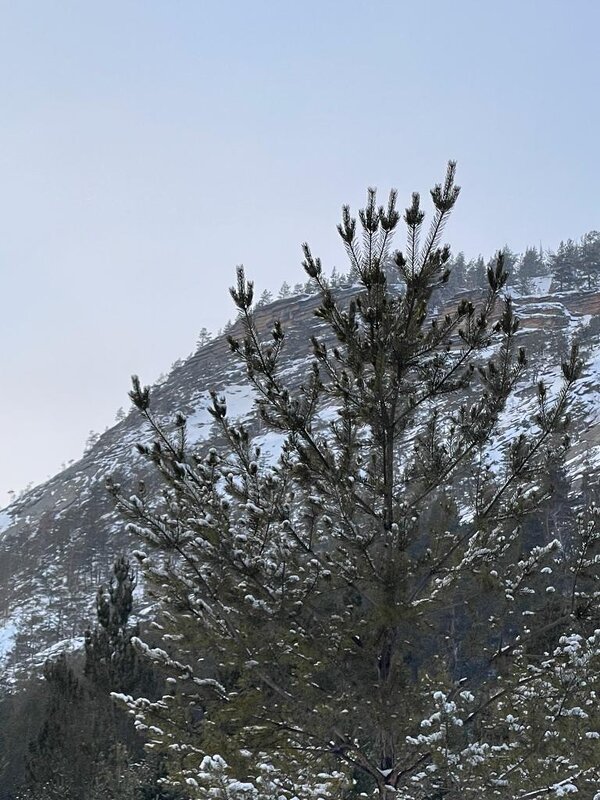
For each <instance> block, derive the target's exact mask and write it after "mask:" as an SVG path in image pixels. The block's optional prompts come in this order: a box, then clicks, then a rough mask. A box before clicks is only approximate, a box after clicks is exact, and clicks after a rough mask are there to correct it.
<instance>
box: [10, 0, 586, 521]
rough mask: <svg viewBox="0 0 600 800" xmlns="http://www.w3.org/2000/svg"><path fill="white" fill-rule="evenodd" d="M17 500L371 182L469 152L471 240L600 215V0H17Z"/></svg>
mask: <svg viewBox="0 0 600 800" xmlns="http://www.w3.org/2000/svg"><path fill="white" fill-rule="evenodd" d="M0 14H1V17H0V108H1V109H2V125H1V126H0V274H1V277H2V282H1V287H2V299H3V303H2V314H1V316H0V327H1V332H0V335H1V339H0V341H1V342H2V347H1V348H0V370H1V374H2V392H1V393H0V434H1V436H2V458H1V460H0V505H2V502H3V500H5V499H6V491H7V490H8V489H10V488H14V489H20V488H22V487H23V486H24V485H25V484H27V483H28V482H29V481H34V482H38V481H41V480H43V479H45V478H46V477H47V476H48V475H49V474H51V473H53V472H55V471H57V470H58V468H59V466H60V464H61V462H62V461H65V460H67V459H69V458H75V457H78V456H79V455H80V454H81V451H82V447H83V443H84V441H85V439H86V436H87V433H88V431H89V430H90V429H95V430H103V429H104V427H105V426H106V425H108V424H111V423H112V421H113V418H114V413H115V411H116V409H117V408H118V407H119V406H120V405H125V404H126V392H127V389H128V386H129V375H130V374H131V373H132V372H138V373H140V375H141V376H142V378H143V379H144V380H146V381H150V380H154V379H155V378H156V377H157V376H158V375H159V373H161V372H163V371H166V370H168V368H169V366H170V364H171V363H172V362H173V361H174V360H175V359H176V358H178V357H180V356H184V355H186V354H187V353H188V352H189V351H190V350H191V349H192V348H193V346H194V342H195V339H196V336H197V333H198V331H199V330H200V328H201V327H203V326H206V327H208V328H210V329H213V330H216V329H217V328H219V327H221V326H222V325H223V323H224V322H225V321H226V320H227V319H228V317H230V316H232V308H231V303H230V301H229V299H228V295H227V287H228V286H229V285H230V283H231V282H232V279H233V276H234V268H235V265H236V264H238V263H240V262H244V264H245V265H246V268H247V271H248V272H249V274H250V275H251V276H252V277H254V278H255V280H256V284H257V287H258V288H259V289H262V288H265V287H266V288H271V289H276V288H278V287H279V285H280V284H281V283H282V281H283V280H284V279H287V280H288V281H289V282H290V283H293V282H295V281H298V280H302V278H303V276H302V274H301V271H300V267H299V262H300V249H299V244H300V242H302V241H303V240H305V239H307V240H309V241H310V242H311V244H312V245H313V248H314V250H315V251H316V252H317V253H319V254H320V255H321V256H322V257H323V258H324V261H325V263H326V264H327V265H328V267H332V266H333V265H334V264H336V265H337V266H338V267H340V268H344V266H345V265H344V259H343V252H342V249H341V247H340V246H339V244H338V241H337V238H336V233H335V223H336V222H337V219H338V215H339V209H340V206H341V205H342V203H344V202H350V203H351V204H352V205H353V206H355V207H356V206H357V205H359V204H360V203H361V202H362V200H363V197H364V190H365V188H366V186H367V185H375V186H377V187H378V188H379V189H380V191H382V192H387V190H388V189H389V187H390V186H396V187H397V188H398V189H399V191H400V195H401V199H402V200H403V202H404V200H405V199H406V200H407V201H408V199H409V195H410V192H411V191H412V190H414V189H418V190H421V191H423V192H426V191H427V190H428V189H429V188H430V186H431V185H432V184H433V183H434V182H435V181H436V180H439V179H440V178H441V177H442V175H443V171H444V167H445V163H446V161H447V160H448V158H455V159H457V160H458V162H459V167H458V169H459V172H458V175H459V183H460V184H461V185H462V186H463V193H462V195H461V198H460V202H459V205H458V207H457V210H456V213H455V217H454V220H453V222H452V224H451V226H450V227H449V229H448V239H449V241H450V242H451V244H452V245H453V247H454V249H455V250H459V249H463V250H465V251H466V252H467V254H470V255H476V254H477V253H479V252H483V253H484V254H486V255H487V254H491V253H492V252H493V251H494V250H495V249H497V248H498V247H500V246H502V245H503V244H504V243H506V242H508V243H509V244H510V245H511V246H512V247H513V249H516V250H520V249H523V248H524V247H525V246H526V245H527V244H538V243H539V242H540V241H542V242H543V244H544V245H545V246H547V247H554V246H556V244H557V243H558V242H559V240H560V239H561V238H566V237H568V236H572V237H578V236H580V235H581V234H582V233H584V232H585V231H587V230H590V229H593V228H598V227H600V219H599V217H600V201H599V198H598V185H597V184H598V142H599V141H600V136H599V134H600V111H599V107H598V87H599V85H600V84H599V77H600V56H599V55H598V31H599V30H600V4H599V3H598V2H597V0H561V1H560V2H559V1H558V0H538V1H537V2H536V1H535V0H503V2H498V3H495V2H482V1H481V0H452V2H449V1H448V0H437V1H436V0H422V1H421V2H418V3H415V2H404V0H394V2H377V0H372V2H365V0H362V2H355V1H353V0H345V2H338V0H329V2H327V1H326V0H320V2H315V1H314V0H303V1H302V2H296V3H293V2H277V0H271V1H270V2H260V0H248V1H247V2H241V1H238V2H236V0H231V1H230V2H228V3H215V2H204V1H203V0H178V2H166V0H164V1H163V2H152V0H137V2H133V1H132V0H103V2H101V3H100V2H86V3H82V2H79V0H60V1H59V0H54V1H51V0H19V2H8V1H7V0H5V1H4V2H1V1H0Z"/></svg>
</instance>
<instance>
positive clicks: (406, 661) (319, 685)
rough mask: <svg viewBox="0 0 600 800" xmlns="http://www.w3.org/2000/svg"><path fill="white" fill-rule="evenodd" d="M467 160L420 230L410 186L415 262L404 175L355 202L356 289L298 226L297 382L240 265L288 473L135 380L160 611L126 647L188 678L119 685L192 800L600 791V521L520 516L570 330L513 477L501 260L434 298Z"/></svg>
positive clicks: (560, 417)
mask: <svg viewBox="0 0 600 800" xmlns="http://www.w3.org/2000/svg"><path fill="white" fill-rule="evenodd" d="M454 172H455V167H454V164H452V163H451V164H450V165H449V168H448V172H447V175H446V179H445V181H444V183H443V184H440V185H438V186H436V187H435V188H434V190H433V191H432V192H431V196H432V200H433V204H434V215H433V219H432V222H431V225H430V228H429V231H428V233H427V234H426V235H425V236H424V237H423V235H422V226H423V220H424V213H423V211H422V210H421V205H420V198H419V195H418V194H414V195H413V197H412V202H411V204H410V206H409V207H408V208H407V209H406V211H405V214H404V221H405V224H406V228H407V249H406V253H405V254H402V253H400V252H396V253H394V254H392V252H391V243H392V237H393V234H394V232H395V230H396V229H397V227H398V224H399V222H400V214H399V212H398V211H397V210H396V193H395V192H392V193H391V194H390V197H389V201H388V203H387V205H386V206H377V203H376V196H375V192H374V191H372V190H370V191H369V193H368V198H367V205H366V207H365V208H364V209H362V210H361V211H360V213H359V219H358V220H356V219H355V218H353V217H352V216H351V214H350V210H349V208H347V207H345V208H344V210H343V215H342V222H341V224H340V225H339V228H338V230H339V233H340V236H341V238H342V241H343V244H344V246H345V249H346V252H347V254H348V258H349V261H350V270H351V272H352V274H353V275H354V276H355V279H356V280H357V281H358V283H359V288H360V292H359V294H358V295H357V296H355V297H354V298H353V299H351V300H349V301H347V303H346V304H345V305H341V304H340V303H339V302H338V300H337V299H336V296H335V294H334V293H333V291H332V289H331V288H330V286H329V285H328V281H327V280H326V278H325V277H324V273H323V269H322V266H321V263H320V260H319V259H318V258H316V257H315V256H313V254H312V252H311V250H310V248H309V247H308V246H307V245H304V268H305V270H306V272H307V273H308V275H309V278H310V280H311V281H312V283H313V285H314V286H315V288H316V290H317V291H318V292H319V293H320V295H321V306H320V308H319V310H318V312H317V313H318V316H319V317H320V319H321V320H322V322H323V323H325V326H326V330H327V334H325V335H323V337H322V338H315V339H313V342H312V349H313V355H312V360H311V361H310V362H309V365H308V371H307V374H306V376H305V377H304V379H303V380H302V382H301V384H300V385H297V384H288V383H287V382H286V378H285V374H286V373H285V367H284V365H285V361H284V360H283V354H284V352H285V343H286V335H285V331H284V330H283V328H282V326H281V325H280V324H278V323H276V324H275V325H274V326H273V328H272V330H271V331H270V334H269V335H265V332H264V331H259V330H258V329H257V327H256V324H255V320H254V317H253V313H252V308H253V286H252V284H251V283H249V282H248V281H247V280H246V278H245V276H244V272H243V269H241V268H240V269H239V270H238V282H237V286H236V287H235V288H234V289H232V297H233V299H234V302H235V304H236V306H237V309H238V311H239V313H240V315H241V318H242V320H243V324H244V328H245V335H244V337H243V339H234V338H230V345H231V350H232V352H233V354H234V356H235V357H237V358H238V359H240V360H241V361H242V362H243V364H244V365H245V367H246V372H247V376H248V380H249V383H250V384H251V386H252V387H253V389H254V392H255V394H256V398H257V405H258V408H259V411H260V414H261V416H262V419H263V423H264V424H265V425H266V426H268V427H270V428H271V429H272V430H274V431H277V432H280V433H282V434H284V436H285V444H284V446H283V451H282V454H281V458H280V460H279V462H278V463H277V465H276V466H274V467H273V466H271V465H269V464H268V463H266V462H265V461H264V459H262V457H261V453H260V450H259V449H258V448H257V447H256V446H255V445H254V444H253V442H252V438H251V435H250V432H249V430H248V429H247V428H245V427H244V426H242V425H233V424H231V423H230V421H229V419H228V415H227V407H226V403H225V400H224V399H223V398H221V397H219V396H218V395H217V394H214V396H213V404H212V408H211V413H212V415H213V417H214V419H215V422H216V423H217V424H218V425H219V426H220V428H221V431H222V433H223V436H224V437H225V441H226V445H225V446H224V447H223V448H222V449H221V450H217V449H215V448H210V449H208V450H207V451H204V452H203V451H189V450H188V448H187V445H186V435H185V418H184V417H183V416H182V415H180V414H178V415H176V417H175V421H174V427H173V429H172V430H168V429H166V428H165V427H161V426H160V425H159V424H158V421H157V420H156V418H155V417H154V415H153V411H152V402H151V401H152V398H151V393H150V390H149V389H148V388H147V387H142V386H141V384H140V382H139V380H138V379H137V378H136V379H134V386H133V390H132V392H131V398H132V400H133V402H134V404H135V405H136V406H137V408H138V410H139V411H140V413H141V414H142V415H143V416H144V417H146V418H147V419H148V421H149V422H150V423H151V425H152V428H153V430H154V431H158V436H157V437H156V439H155V440H154V441H153V443H151V444H149V445H143V444H140V446H139V448H140V452H141V453H142V454H143V455H144V456H145V457H146V458H147V459H148V460H149V462H151V463H152V464H153V465H154V467H155V469H156V472H157V475H158V476H159V477H160V479H161V481H162V483H163V491H162V493H161V494H160V495H157V494H156V493H155V492H154V491H151V490H149V489H148V488H147V487H146V486H145V485H144V484H141V485H140V488H139V491H138V492H137V494H136V495H135V496H132V497H128V495H127V494H126V493H124V491H123V490H121V488H120V487H119V486H116V485H111V490H112V492H113V493H114V495H115V497H116V499H117V502H118V504H119V507H120V508H121V509H122V511H123V512H124V514H125V515H126V516H127V517H128V518H129V519H130V520H131V522H130V528H131V530H132V531H133V532H134V533H135V534H136V535H137V536H138V537H139V539H140V540H141V541H142V542H143V543H144V551H145V552H140V555H139V557H140V559H141V560H142V562H143V565H144V569H145V573H146V579H147V580H148V581H149V584H150V585H151V586H153V587H154V592H155V594H156V596H157V597H158V599H159V602H160V611H161V613H160V618H159V625H160V626H162V632H163V644H162V646H161V647H158V648H151V647H149V646H148V645H146V644H144V643H143V642H142V641H140V640H139V639H135V640H134V643H135V645H136V646H137V648H138V650H139V651H140V652H142V653H144V654H146V656H147V657H149V658H150V659H151V660H152V661H153V662H155V663H156V664H157V665H158V666H160V668H161V669H163V670H165V672H166V673H167V674H168V675H169V676H170V677H169V686H170V690H169V692H168V693H167V694H166V695H165V696H164V697H163V698H162V699H161V700H160V701H158V702H152V701H151V700H150V699H148V698H144V697H138V698H132V697H127V696H122V698H121V699H122V700H123V701H124V702H125V703H126V704H127V705H128V707H129V709H130V711H131V713H133V714H134V715H135V716H136V718H137V720H138V724H139V725H140V727H142V728H144V729H145V730H146V731H147V735H148V746H149V747H150V748H151V749H154V750H161V749H162V750H163V751H164V752H165V753H166V754H168V757H169V763H170V771H169V782H170V783H171V785H174V786H180V787H182V788H185V790H186V791H187V792H188V793H189V794H190V796H192V797H194V798H196V797H197V798H209V797H210V798H218V799H220V800H233V799H235V800H238V798H239V799H241V798H249V797H252V798H255V799H256V800H276V799H277V800H280V798H289V799H290V800H291V798H300V800H309V798H334V797H335V798H339V797H344V796H357V795H359V794H360V796H376V797H379V798H381V799H382V800H383V799H384V798H387V800H390V798H391V797H402V798H403V800H432V798H448V800H458V798H461V800H462V799H463V798H481V797H482V796H485V797H486V798H506V799H508V798H510V799H511V800H515V798H535V797H539V796H542V795H552V794H553V793H554V795H555V796H560V795H562V794H565V793H566V792H572V791H576V790H579V791H580V792H581V793H582V795H583V796H590V797H591V796H592V794H591V792H592V787H593V786H594V785H597V783H596V782H597V781H598V779H599V777H600V773H599V771H598V764H600V749H599V734H598V731H599V730H600V715H599V712H598V709H597V703H596V700H595V698H596V693H597V692H598V691H600V678H599V677H598V676H599V675H600V632H597V631H595V626H594V623H595V622H596V618H597V610H596V606H597V601H596V598H597V592H598V578H599V576H598V568H597V557H598V543H599V527H598V516H597V514H596V512H595V510H593V511H592V512H590V513H589V514H587V515H585V514H584V515H581V516H580V517H579V518H578V520H577V524H576V525H575V524H574V525H573V526H572V528H571V529H570V530H569V534H568V536H565V537H564V538H563V541H560V540H559V539H558V538H556V537H555V535H554V531H553V530H552V529H551V527H549V526H546V527H544V526H542V525H539V526H535V527H534V528H532V529H531V531H532V532H531V533H529V532H528V531H529V529H528V530H527V531H524V527H523V521H524V520H527V519H530V518H531V517H532V515H535V514H536V513H539V509H540V505H541V504H543V503H544V502H546V501H547V499H548V496H549V494H550V492H551V490H552V486H551V485H550V484H549V482H548V481H545V480H544V479H543V478H544V475H546V474H548V473H549V471H550V469H551V468H553V469H556V468H557V467H556V465H557V464H560V461H561V458H562V454H563V453H564V451H565V448H566V446H567V444H568V440H567V438H566V426H567V422H568V415H567V400H568V396H569V392H570V391H571V388H572V386H573V384H574V383H575V382H576V380H577V378H578V376H579V374H580V371H581V362H580V360H579V357H578V353H577V348H576V347H573V349H572V351H571V355H570V357H569V359H568V360H567V361H566V362H565V363H564V364H563V365H562V374H563V384H562V387H561V388H560V389H559V390H558V392H557V394H556V395H555V396H554V397H549V395H548V390H547V388H546V386H545V385H544V384H543V383H542V382H540V384H539V386H538V389H537V397H538V409H537V414H536V415H535V417H534V419H532V421H531V426H530V427H529V429H528V430H527V431H526V432H524V433H522V434H520V435H517V436H515V438H514V439H513V440H512V441H511V442H510V443H509V444H508V445H507V446H506V447H505V448H504V452H503V456H502V460H501V463H500V466H499V467H497V468H493V464H492V461H491V460H490V452H491V451H492V450H496V451H497V449H498V447H499V445H498V441H497V439H496V438H495V437H496V433H497V431H498V425H499V420H500V418H501V415H502V412H503V409H504V408H505V405H506V402H507V400H508V398H509V397H510V396H511V392H512V391H513V388H514V386H515V383H516V381H517V380H518V379H519V378H521V376H522V375H523V374H524V371H525V370H526V366H527V363H526V356H525V353H524V352H523V350H522V349H521V348H520V347H519V346H518V342H517V333H518V320H517V319H516V317H515V315H514V313H513V309H512V304H511V301H510V298H509V297H506V296H503V287H504V286H505V283H506V279H507V274H506V271H505V269H504V266H503V257H502V255H500V256H499V258H498V259H497V261H496V262H495V263H494V264H492V265H490V266H489V268H488V270H487V278H488V284H489V287H488V290H487V293H486V294H485V296H484V297H483V298H482V299H481V302H480V303H479V305H478V306H477V307H476V306H475V305H473V303H471V302H469V301H466V300H462V301H461V302H459V303H458V304H457V305H456V307H454V308H449V309H446V310H444V311H443V312H442V313H441V314H439V315H435V314H432V313H431V312H430V309H431V306H432V305H433V303H432V298H435V293H436V290H437V289H438V288H439V287H440V285H442V284H443V283H444V282H445V281H446V280H447V278H448V264H449V259H450V251H449V249H448V248H447V247H445V246H441V237H442V232H443V229H444V225H445V223H446V221H447V219H448V217H449V215H450V212H451V211H452V209H453V207H454V205H455V202H456V199H457V196H458V191H459V190H458V187H456V186H455V184H454ZM390 258H392V259H393V263H394V264H395V269H396V272H397V280H396V281H395V282H394V285H393V288H392V287H391V286H390V285H388V281H387V279H386V269H385V267H386V265H387V264H388V262H389V260H390ZM483 351H485V356H484V355H483ZM492 351H493V352H494V355H493V356H492V357H490V355H489V353H490V352H492ZM480 354H481V355H480ZM288 380H289V379H288Z"/></svg>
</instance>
